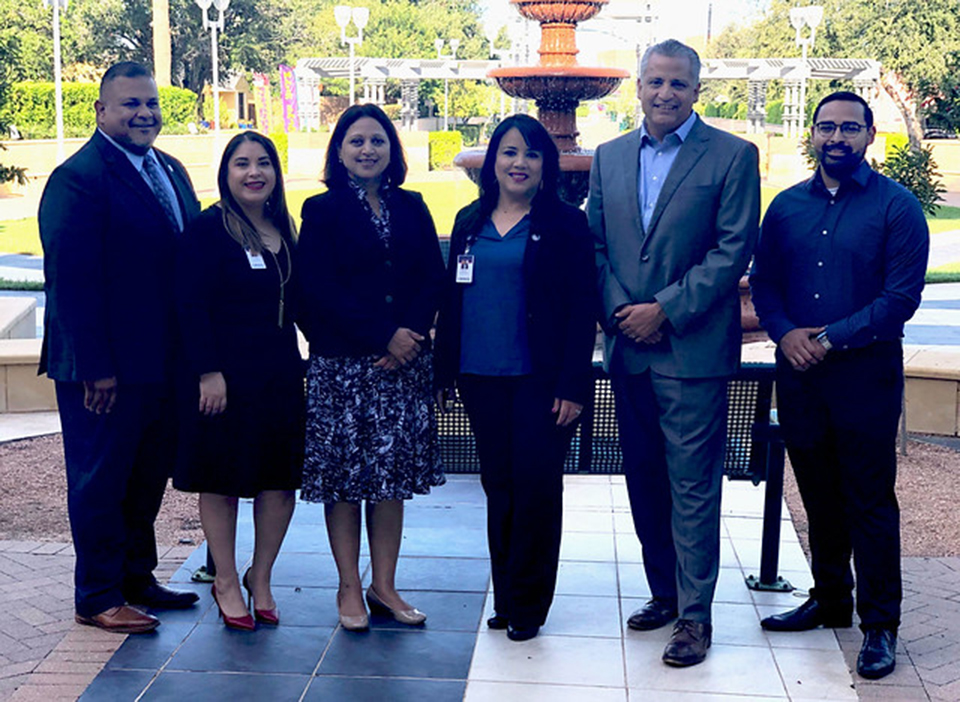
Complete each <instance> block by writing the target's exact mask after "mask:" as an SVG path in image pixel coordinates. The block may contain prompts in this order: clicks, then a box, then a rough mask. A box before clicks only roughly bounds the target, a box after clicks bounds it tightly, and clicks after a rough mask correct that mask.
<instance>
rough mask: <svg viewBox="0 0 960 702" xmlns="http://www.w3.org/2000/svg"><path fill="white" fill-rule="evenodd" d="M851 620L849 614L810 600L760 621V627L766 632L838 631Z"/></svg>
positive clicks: (848, 624)
mask: <svg viewBox="0 0 960 702" xmlns="http://www.w3.org/2000/svg"><path fill="white" fill-rule="evenodd" d="M852 619H853V615H852V614H851V612H849V611H846V612H838V611H837V610H836V609H830V608H827V607H825V606H824V605H823V604H821V603H820V602H818V601H817V600H815V599H813V598H810V599H809V600H807V601H806V602H804V603H803V604H802V605H800V606H799V607H797V608H796V609H791V610H790V611H788V612H783V613H782V614H774V615H773V616H770V617H766V618H764V619H761V620H760V626H761V627H763V628H764V629H766V630H767V631H810V629H816V628H817V627H818V626H824V627H827V628H828V629H840V628H843V627H848V626H850V625H851V624H852V623H853V621H852Z"/></svg>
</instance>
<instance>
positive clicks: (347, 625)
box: [337, 590, 370, 631]
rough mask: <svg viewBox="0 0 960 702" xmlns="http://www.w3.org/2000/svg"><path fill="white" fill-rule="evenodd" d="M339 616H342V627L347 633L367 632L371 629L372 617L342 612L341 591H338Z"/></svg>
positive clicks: (365, 614)
mask: <svg viewBox="0 0 960 702" xmlns="http://www.w3.org/2000/svg"><path fill="white" fill-rule="evenodd" d="M337 614H338V615H339V616H340V626H342V627H343V628H344V629H346V630H347V631H366V630H367V629H369V628H370V617H368V616H367V613H366V612H364V613H363V614H344V613H343V612H341V611H340V591H339V590H337Z"/></svg>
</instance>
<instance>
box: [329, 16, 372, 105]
mask: <svg viewBox="0 0 960 702" xmlns="http://www.w3.org/2000/svg"><path fill="white" fill-rule="evenodd" d="M333 16H334V19H336V20H337V26H338V27H340V43H341V44H349V45H350V104H351V105H353V104H355V103H356V101H357V93H356V87H355V86H354V72H355V70H356V65H355V64H356V58H355V50H356V47H357V46H358V45H360V44H362V43H363V28H364V27H366V26H367V22H368V21H369V20H370V8H369V7H351V6H350V5H337V6H336V7H334V8H333ZM351 20H352V21H353V24H354V25H355V26H356V27H357V36H355V37H348V36H347V27H348V26H349V25H350V21H351Z"/></svg>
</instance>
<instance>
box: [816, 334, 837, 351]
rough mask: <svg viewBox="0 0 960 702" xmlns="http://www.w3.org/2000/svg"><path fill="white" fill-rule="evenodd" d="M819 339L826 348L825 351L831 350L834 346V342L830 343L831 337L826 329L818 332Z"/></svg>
mask: <svg viewBox="0 0 960 702" xmlns="http://www.w3.org/2000/svg"><path fill="white" fill-rule="evenodd" d="M817 341H819V342H820V345H821V346H822V347H823V348H824V350H825V351H829V350H830V349H832V348H833V344H831V343H830V337H828V336H827V332H826V331H822V332H820V333H819V334H817Z"/></svg>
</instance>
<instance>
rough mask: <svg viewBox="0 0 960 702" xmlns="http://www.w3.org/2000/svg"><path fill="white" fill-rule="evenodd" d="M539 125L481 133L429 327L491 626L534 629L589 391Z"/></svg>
mask: <svg viewBox="0 0 960 702" xmlns="http://www.w3.org/2000/svg"><path fill="white" fill-rule="evenodd" d="M559 171H560V167H559V155H558V153H557V148H556V146H555V145H554V143H553V140H552V138H551V137H550V135H549V134H548V133H547V131H546V129H544V127H543V125H541V124H540V123H539V122H537V121H536V120H535V119H533V118H531V117H528V116H526V115H513V116H512V117H508V118H507V119H505V120H504V121H503V122H501V123H500V125H499V126H498V127H497V129H496V130H495V131H494V133H493V136H492V137H491V139H490V145H489V146H488V147H487V154H486V158H485V159H484V163H483V168H482V170H481V172H480V198H479V200H477V201H475V202H474V203H472V204H471V205H468V206H467V207H465V208H464V209H462V210H461V211H460V213H459V214H458V215H457V219H456V223H455V225H454V230H453V235H452V238H451V244H450V258H449V264H448V266H447V280H446V288H445V293H444V297H443V302H442V304H441V310H440V317H439V319H438V321H437V332H436V382H437V387H438V388H439V393H440V396H439V397H438V399H439V400H440V401H441V402H442V401H444V400H445V399H446V396H447V393H448V392H449V391H450V389H451V388H452V387H453V386H454V384H456V387H457V389H458V390H459V393H460V399H461V400H462V401H463V404H464V407H465V409H466V411H467V415H468V416H469V418H470V425H471V428H472V429H473V433H474V435H475V436H476V440H477V451H478V453H479V456H480V471H481V482H482V484H483V489H484V491H485V493H486V495H487V533H488V539H489V546H490V560H491V569H492V573H493V589H494V609H495V615H494V616H493V617H491V618H490V619H489V620H488V621H487V625H488V626H489V627H490V628H492V629H507V636H509V637H510V638H511V639H513V640H514V641H524V640H527V639H530V638H533V637H534V636H536V635H537V633H538V632H539V629H540V627H541V626H542V625H543V623H544V621H545V620H546V617H547V612H548V610H549V608H550V604H551V602H552V600H553V591H554V588H555V585H556V576H557V563H558V560H559V554H560V533H561V521H562V511H563V504H562V495H563V460H564V456H565V454H566V451H567V447H568V445H569V441H570V437H571V435H572V425H573V423H574V422H576V420H577V419H578V417H579V416H580V412H581V410H582V408H583V405H584V403H585V402H587V400H588V398H589V397H590V395H591V393H592V389H593V382H592V366H591V359H592V352H593V346H594V339H595V336H596V323H595V321H594V309H595V308H594V294H595V292H594V264H593V246H592V243H591V238H590V233H589V229H588V227H587V220H586V217H585V216H584V214H583V212H581V211H580V210H579V209H577V208H575V207H571V206H570V205H567V204H565V203H563V202H561V200H560V198H559V195H558V177H559Z"/></svg>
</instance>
